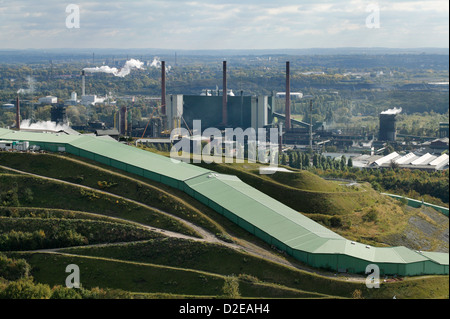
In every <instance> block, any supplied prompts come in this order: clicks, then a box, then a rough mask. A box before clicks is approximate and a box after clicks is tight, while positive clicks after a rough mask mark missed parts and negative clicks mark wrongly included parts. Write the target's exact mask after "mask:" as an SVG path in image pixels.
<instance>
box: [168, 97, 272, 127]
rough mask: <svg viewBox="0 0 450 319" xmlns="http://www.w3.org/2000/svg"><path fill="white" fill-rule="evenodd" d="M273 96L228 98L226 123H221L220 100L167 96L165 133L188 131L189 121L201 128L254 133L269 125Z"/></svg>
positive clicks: (221, 104)
mask: <svg viewBox="0 0 450 319" xmlns="http://www.w3.org/2000/svg"><path fill="white" fill-rule="evenodd" d="M273 106H274V97H273V96H243V95H241V96H228V98H227V123H226V125H225V124H224V123H223V120H222V117H221V116H217V115H218V114H221V113H222V108H223V100H222V97H221V96H205V95H203V96H202V95H167V96H166V115H167V129H168V130H173V129H175V128H179V127H185V128H187V129H188V130H192V128H193V121H194V120H201V123H202V127H203V128H208V127H215V128H219V129H224V128H228V127H230V128H237V127H239V128H242V129H243V130H245V129H247V128H250V127H252V128H253V129H255V131H257V130H258V129H259V128H264V127H266V126H267V125H269V124H271V123H272V119H273V114H272V107H273Z"/></svg>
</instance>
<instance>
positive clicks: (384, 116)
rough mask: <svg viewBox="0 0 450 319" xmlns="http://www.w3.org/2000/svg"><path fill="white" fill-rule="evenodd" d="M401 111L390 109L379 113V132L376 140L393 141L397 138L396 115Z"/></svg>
mask: <svg viewBox="0 0 450 319" xmlns="http://www.w3.org/2000/svg"><path fill="white" fill-rule="evenodd" d="M401 111H402V109H401V108H400V109H397V108H394V109H390V110H387V111H383V112H381V113H380V130H379V134H378V140H380V141H395V140H396V138H397V118H396V117H397V114H398V113H400V112H401Z"/></svg>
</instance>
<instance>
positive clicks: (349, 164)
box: [347, 157, 353, 167]
mask: <svg viewBox="0 0 450 319" xmlns="http://www.w3.org/2000/svg"><path fill="white" fill-rule="evenodd" d="M347 166H348V167H353V160H352V158H351V157H349V159H348V161H347Z"/></svg>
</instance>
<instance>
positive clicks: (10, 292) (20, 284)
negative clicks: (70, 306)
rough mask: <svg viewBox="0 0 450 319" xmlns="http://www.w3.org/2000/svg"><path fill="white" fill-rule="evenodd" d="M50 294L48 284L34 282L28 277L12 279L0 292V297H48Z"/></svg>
mask: <svg viewBox="0 0 450 319" xmlns="http://www.w3.org/2000/svg"><path fill="white" fill-rule="evenodd" d="M51 295H52V291H51V289H50V287H49V286H48V285H44V284H35V283H33V280H32V279H30V278H27V279H24V278H22V279H19V280H17V281H12V282H10V283H9V284H8V285H7V286H6V287H5V289H4V290H3V291H2V292H0V298H2V299H49V298H50V297H51Z"/></svg>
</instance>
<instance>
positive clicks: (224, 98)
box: [222, 61, 228, 125]
mask: <svg viewBox="0 0 450 319" xmlns="http://www.w3.org/2000/svg"><path fill="white" fill-rule="evenodd" d="M227 104H228V94H227V61H223V87H222V124H223V125H227V122H228V110H227Z"/></svg>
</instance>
